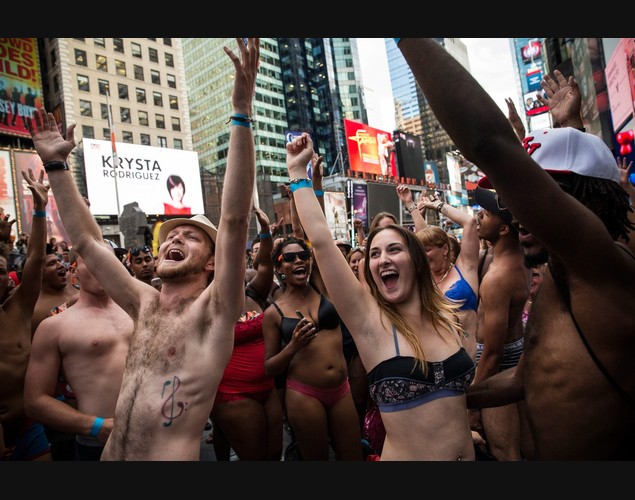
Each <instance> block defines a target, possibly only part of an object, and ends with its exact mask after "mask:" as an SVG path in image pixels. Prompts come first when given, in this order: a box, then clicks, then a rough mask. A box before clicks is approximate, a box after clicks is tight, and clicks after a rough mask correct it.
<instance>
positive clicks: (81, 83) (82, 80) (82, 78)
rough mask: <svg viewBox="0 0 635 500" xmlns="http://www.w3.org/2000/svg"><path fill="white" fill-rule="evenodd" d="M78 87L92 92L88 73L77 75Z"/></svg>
mask: <svg viewBox="0 0 635 500" xmlns="http://www.w3.org/2000/svg"><path fill="white" fill-rule="evenodd" d="M77 88H78V89H79V90H83V91H85V92H90V83H89V81H88V77H87V76H86V75H77Z"/></svg>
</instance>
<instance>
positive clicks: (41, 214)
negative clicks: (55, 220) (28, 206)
mask: <svg viewBox="0 0 635 500" xmlns="http://www.w3.org/2000/svg"><path fill="white" fill-rule="evenodd" d="M33 217H46V210H33Z"/></svg>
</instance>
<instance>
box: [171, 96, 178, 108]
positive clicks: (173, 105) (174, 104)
mask: <svg viewBox="0 0 635 500" xmlns="http://www.w3.org/2000/svg"><path fill="white" fill-rule="evenodd" d="M169 100H170V109H179V98H178V97H176V96H175V95H171V96H170V97H169Z"/></svg>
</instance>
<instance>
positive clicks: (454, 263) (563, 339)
mask: <svg viewBox="0 0 635 500" xmlns="http://www.w3.org/2000/svg"><path fill="white" fill-rule="evenodd" d="M395 41H396V42H397V44H398V48H399V50H400V51H401V53H402V54H403V56H404V58H405V60H406V62H407V63H408V65H409V66H410V68H411V70H412V72H413V75H414V77H415V79H416V81H417V84H418V85H419V86H420V87H421V89H422V91H423V92H424V94H425V96H426V99H427V100H428V101H429V103H430V106H431V107H432V109H433V111H434V113H435V115H436V116H437V118H438V120H439V122H440V123H441V125H442V126H443V127H444V129H445V130H446V131H447V132H448V134H449V135H450V137H451V138H452V140H453V141H454V142H455V143H456V145H457V147H458V148H459V149H460V151H461V152H462V154H463V155H464V156H465V157H466V158H467V159H469V161H471V162H473V163H474V164H476V165H478V166H479V168H480V169H481V170H482V171H483V172H484V173H485V175H486V177H483V178H482V179H480V181H479V183H478V184H479V185H478V187H477V188H476V191H475V199H476V201H477V203H478V204H479V206H480V207H481V208H480V210H479V211H478V212H477V213H476V214H475V215H472V214H469V213H467V212H465V211H464V210H462V209H459V208H458V207H454V206H452V205H451V204H450V203H448V202H447V201H444V200H442V199H439V198H438V196H437V194H436V193H434V192H429V193H424V195H423V196H421V198H420V199H419V200H418V201H416V202H415V200H414V199H413V193H412V192H411V190H410V188H409V187H408V186H407V185H399V186H397V188H396V191H395V196H396V197H398V198H399V199H400V201H401V203H402V204H403V205H404V206H405V208H406V209H407V210H408V211H409V212H410V213H411V214H412V218H413V223H414V228H409V227H405V226H402V225H401V224H400V223H399V220H398V218H397V217H396V215H395V214H391V213H389V212H380V213H378V214H376V215H375V216H374V217H373V219H372V221H371V224H370V226H369V228H368V231H367V232H366V231H365V230H364V228H363V226H362V224H361V221H355V242H354V243H353V242H348V241H346V240H334V239H333V236H332V231H331V228H330V227H329V224H328V222H327V218H326V217H325V213H324V199H323V196H324V192H323V186H322V176H323V169H322V161H323V159H322V157H321V156H319V154H318V153H317V151H316V149H315V148H314V145H313V141H312V138H311V136H310V135H309V134H308V133H303V134H301V135H299V136H298V137H296V138H295V139H294V140H293V141H291V142H290V143H288V144H287V146H286V152H287V156H286V165H287V169H288V173H289V179H290V181H289V184H288V188H287V189H288V195H289V197H290V206H291V226H292V235H291V236H288V237H280V236H279V234H278V232H279V228H280V225H281V223H282V219H280V220H279V221H277V222H274V223H272V222H271V220H270V218H269V217H268V215H267V214H266V213H265V212H263V211H262V210H261V209H260V208H258V207H257V206H255V205H254V203H253V200H252V194H253V188H252V186H253V185H254V178H255V163H256V161H255V147H254V146H255V145H254V136H253V133H252V121H253V120H252V118H251V116H252V114H253V99H254V94H255V88H256V78H257V75H258V67H259V60H260V47H259V39H257V38H249V39H247V42H246V43H244V42H243V39H237V46H238V49H237V51H236V52H235V51H234V50H231V49H230V48H227V47H225V49H224V50H225V52H226V54H227V56H228V57H229V58H230V60H231V61H232V63H233V65H234V68H235V78H234V86H233V91H232V95H231V99H230V102H231V109H232V114H231V116H230V123H231V125H230V130H231V132H230V136H229V155H228V157H227V175H226V178H225V182H224V187H223V196H222V206H221V215H220V220H219V221H218V224H217V225H214V224H213V223H212V222H211V221H210V220H209V219H207V217H205V216H204V215H201V214H197V215H192V216H190V215H191V214H190V213H189V212H182V214H184V215H187V217H183V218H173V219H170V220H168V221H167V222H165V223H164V224H162V226H161V228H160V231H159V235H158V239H159V241H158V242H159V247H158V251H157V254H156V255H154V252H153V250H152V247H151V246H147V245H143V246H135V247H131V248H127V249H125V251H124V252H123V253H122V252H121V249H117V248H114V247H113V245H112V244H110V242H109V241H108V240H105V239H104V238H103V236H102V234H101V231H100V228H99V226H98V224H97V223H96V221H95V220H94V218H93V217H92V216H91V214H90V211H89V208H88V204H87V203H86V200H85V199H83V198H82V196H81V195H80V193H79V191H78V190H77V187H76V186H75V183H74V181H73V178H72V175H71V173H70V172H69V170H68V164H67V158H68V156H69V154H70V153H71V151H72V150H73V149H74V148H75V146H76V144H75V138H74V126H73V125H71V126H69V127H68V129H67V132H66V136H65V137H63V136H62V135H61V134H60V132H59V129H58V127H57V123H56V122H55V119H54V117H53V115H52V114H50V113H48V112H47V111H46V110H45V109H43V108H42V109H40V110H39V111H37V112H35V113H34V115H33V117H32V120H31V122H30V123H28V129H29V131H30V132H31V137H32V139H33V144H34V147H35V149H36V151H37V153H38V155H39V156H40V159H41V161H42V163H43V166H44V169H43V170H42V171H40V172H33V171H29V173H28V175H27V174H24V175H23V177H24V180H25V182H26V184H27V185H28V188H29V190H30V191H31V192H32V194H33V199H34V212H33V225H32V230H31V233H30V234H29V235H21V238H20V241H21V245H20V247H21V248H20V253H21V255H22V256H23V258H22V259H21V261H20V266H19V268H20V269H19V270H20V272H19V273H14V275H15V276H10V273H9V271H10V268H9V254H10V250H11V248H10V247H11V243H12V238H11V236H10V233H11V227H12V224H13V223H15V220H10V216H9V215H8V214H2V215H1V216H0V242H2V243H3V244H5V245H4V246H3V252H2V254H1V255H0V301H1V305H2V314H1V315H0V332H1V333H0V347H1V348H0V377H1V378H2V380H3V384H1V385H0V457H2V459H3V460H12V461H31V460H60V461H61V460H75V461H96V460H104V461H105V460H109V461H123V460H150V461H166V460H186V461H192V460H200V446H201V439H202V435H203V433H204V430H206V428H207V430H208V431H209V432H208V434H209V437H208V438H207V439H208V440H209V442H210V443H213V446H214V451H215V456H216V459H217V460H220V461H225V460H230V456H231V454H232V452H233V454H234V455H235V456H236V457H237V459H238V460H242V461H265V460H267V461H280V460H293V459H295V460H306V461H324V460H330V459H331V458H333V459H334V460H341V461H371V460H382V461H389V460H392V461H473V460H498V461H520V460H526V461H530V460H531V461H537V460H541V461H545V460H627V459H629V457H630V447H631V446H632V445H633V444H635V431H634V430H633V426H632V422H633V420H634V418H635V375H634V374H633V372H632V370H631V369H630V359H631V357H632V354H633V352H635V351H634V347H635V346H634V344H633V343H634V342H635V339H634V338H633V335H632V332H633V331H634V327H635V315H634V314H633V313H632V312H630V311H631V306H630V304H631V302H632V300H633V298H634V295H635V287H633V282H634V279H635V254H634V253H633V249H634V248H635V242H634V241H633V238H631V237H630V236H631V232H632V231H633V229H635V215H634V210H633V203H634V202H635V187H633V186H632V185H631V184H630V181H629V173H630V171H631V169H632V162H627V161H626V160H625V159H624V158H615V157H614V156H613V154H612V152H611V150H610V149H609V148H608V147H607V146H606V145H605V144H604V143H603V141H602V140H601V139H599V138H598V137H596V136H594V135H592V134H589V133H586V132H585V131H584V127H583V122H582V119H581V115H580V102H581V96H580V91H579V88H578V87H577V84H576V82H575V80H574V79H573V78H568V79H566V78H564V77H563V75H562V74H561V73H560V72H559V71H557V70H556V71H555V72H554V74H553V76H551V75H546V76H545V77H544V79H543V81H542V83H541V85H542V87H543V90H544V91H545V96H544V97H543V96H540V97H539V99H540V100H541V104H542V105H544V106H547V107H548V108H549V111H550V113H551V116H552V118H553V121H554V124H555V126H554V128H551V129H541V130H534V131H532V132H531V133H526V131H525V129H524V127H523V126H522V122H520V120H519V118H518V115H517V113H516V110H515V108H514V106H513V103H512V101H511V100H509V101H508V106H509V113H508V115H507V116H505V114H503V113H502V112H501V111H500V110H499V109H498V106H497V105H496V104H495V103H494V102H493V101H492V100H491V98H489V96H488V95H487V94H486V92H485V91H484V90H483V89H482V88H481V87H480V85H479V84H478V83H477V82H476V81H475V80H474V78H473V77H472V76H471V75H470V73H469V72H468V71H467V70H465V69H464V68H463V67H462V66H461V65H460V64H459V63H457V62H456V60H455V59H454V58H453V57H452V56H450V55H449V54H447V52H446V51H445V50H444V49H443V48H442V47H441V46H439V45H438V44H437V43H436V42H435V41H434V39H410V38H404V39H395ZM431 68H432V69H434V71H431V70H430V69H431ZM449 82H451V84H449ZM457 95H470V96H472V97H473V99H470V100H460V101H457V99H456V97H457ZM309 163H311V168H312V171H311V176H310V177H307V171H306V168H307V164H309ZM45 171H46V173H47V176H48V182H45V180H44V172H45ZM178 180H179V179H176V180H175V182H174V183H173V184H174V185H173V188H174V189H175V192H177V194H179V195H182V191H183V190H184V185H183V183H182V181H181V182H178ZM168 189H170V186H168ZM49 190H52V193H53V195H54V197H55V199H56V203H57V205H58V207H59V211H60V215H61V218H62V221H63V223H64V227H65V228H66V229H67V231H68V236H69V240H70V241H69V242H68V243H67V244H66V245H60V244H59V243H57V242H56V241H50V240H49V241H47V234H46V223H45V222H46V219H45V213H46V212H45V208H46V204H47V202H48V191H49ZM431 214H436V215H433V217H430V215H431ZM252 217H255V218H256V221H257V224H258V229H259V234H258V237H257V238H255V239H254V240H253V241H252V242H251V244H250V246H249V250H248V252H247V253H245V248H247V233H248V227H249V223H250V220H251V218H252ZM445 221H450V222H451V224H452V225H454V226H455V227H459V228H460V230H461V238H460V241H459V240H458V239H457V238H455V237H453V235H452V234H450V233H449V232H448V231H447V227H448V225H447V224H445ZM437 223H438V224H437ZM64 243H66V242H64ZM122 263H123V264H124V265H122ZM78 325H81V326H78ZM210 426H211V427H212V429H211V431H210V430H209V427H210ZM285 432H286V433H288V434H289V435H290V436H291V440H292V445H289V448H288V449H286V450H285V449H284V446H283V443H284V441H285V439H284V433H285ZM291 446H292V447H293V448H292V449H291V448H290V447H291Z"/></svg>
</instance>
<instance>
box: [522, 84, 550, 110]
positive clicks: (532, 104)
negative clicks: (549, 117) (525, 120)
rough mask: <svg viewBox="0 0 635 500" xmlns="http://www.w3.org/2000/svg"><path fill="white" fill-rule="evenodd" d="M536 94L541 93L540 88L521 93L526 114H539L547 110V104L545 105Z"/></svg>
mask: <svg viewBox="0 0 635 500" xmlns="http://www.w3.org/2000/svg"><path fill="white" fill-rule="evenodd" d="M538 95H541V96H542V95H543V92H542V90H539V91H535V92H527V93H526V94H523V101H524V104H525V113H526V114H527V116H535V115H540V114H542V113H547V112H548V111H549V106H545V105H544V104H542V103H541V102H540V101H539V100H538V97H537V96H538Z"/></svg>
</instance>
